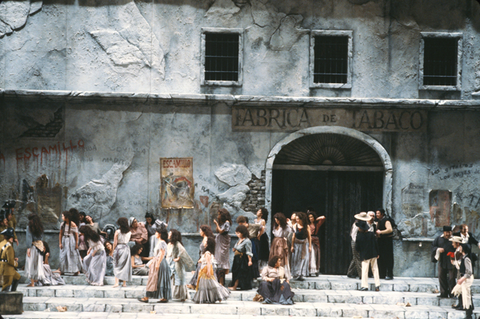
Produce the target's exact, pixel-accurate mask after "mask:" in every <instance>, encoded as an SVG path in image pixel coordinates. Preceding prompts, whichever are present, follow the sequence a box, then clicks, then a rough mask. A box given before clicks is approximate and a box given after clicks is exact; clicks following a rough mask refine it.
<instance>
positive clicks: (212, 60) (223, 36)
mask: <svg viewBox="0 0 480 319" xmlns="http://www.w3.org/2000/svg"><path fill="white" fill-rule="evenodd" d="M239 44H240V35H239V34H238V33H213V32H206V33H205V81H234V82H237V81H239Z"/></svg>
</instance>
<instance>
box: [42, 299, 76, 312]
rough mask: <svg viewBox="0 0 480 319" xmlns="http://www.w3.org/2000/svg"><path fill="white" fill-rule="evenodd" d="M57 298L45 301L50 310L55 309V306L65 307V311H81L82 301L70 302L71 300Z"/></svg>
mask: <svg viewBox="0 0 480 319" xmlns="http://www.w3.org/2000/svg"><path fill="white" fill-rule="evenodd" d="M58 299H59V298H52V299H50V300H49V302H47V308H48V309H50V311H57V307H58V306H60V307H67V311H77V312H81V311H83V304H82V303H72V302H71V301H62V300H58Z"/></svg>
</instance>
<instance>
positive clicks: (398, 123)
mask: <svg viewBox="0 0 480 319" xmlns="http://www.w3.org/2000/svg"><path fill="white" fill-rule="evenodd" d="M313 126H344V127H348V128H353V129H357V130H360V131H390V132H398V131H410V132H413V131H419V132H422V131H425V130H426V128H427V112H426V111H423V110H417V109H398V110H396V109H351V110H350V109H338V108H335V109H329V108H311V107H288V106H279V107H245V106H233V107H232V127H233V130H235V131H284V132H285V131H297V130H300V129H304V128H308V127H313Z"/></svg>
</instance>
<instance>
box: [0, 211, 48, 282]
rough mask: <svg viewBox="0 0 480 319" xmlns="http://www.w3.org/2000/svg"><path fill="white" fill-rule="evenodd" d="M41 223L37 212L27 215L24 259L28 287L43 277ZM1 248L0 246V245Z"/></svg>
mask: <svg viewBox="0 0 480 319" xmlns="http://www.w3.org/2000/svg"><path fill="white" fill-rule="evenodd" d="M42 238H43V225H42V222H41V220H40V217H38V215H37V214H30V215H28V225H27V233H26V242H27V247H28V248H27V257H26V260H25V274H26V276H27V277H28V278H29V279H30V284H29V285H28V287H33V286H35V284H36V283H37V281H39V280H40V281H41V280H44V279H45V272H44V270H43V254H44V250H45V248H44V246H43V242H42ZM0 249H1V247H0Z"/></svg>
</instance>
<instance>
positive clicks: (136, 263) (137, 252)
mask: <svg viewBox="0 0 480 319" xmlns="http://www.w3.org/2000/svg"><path fill="white" fill-rule="evenodd" d="M142 252H143V246H142V245H140V244H135V245H134V246H133V247H132V248H130V255H131V257H130V258H131V262H132V275H135V276H148V267H147V266H146V265H145V264H144V263H143V260H145V259H148V260H150V259H151V258H150V257H141V255H142Z"/></svg>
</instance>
